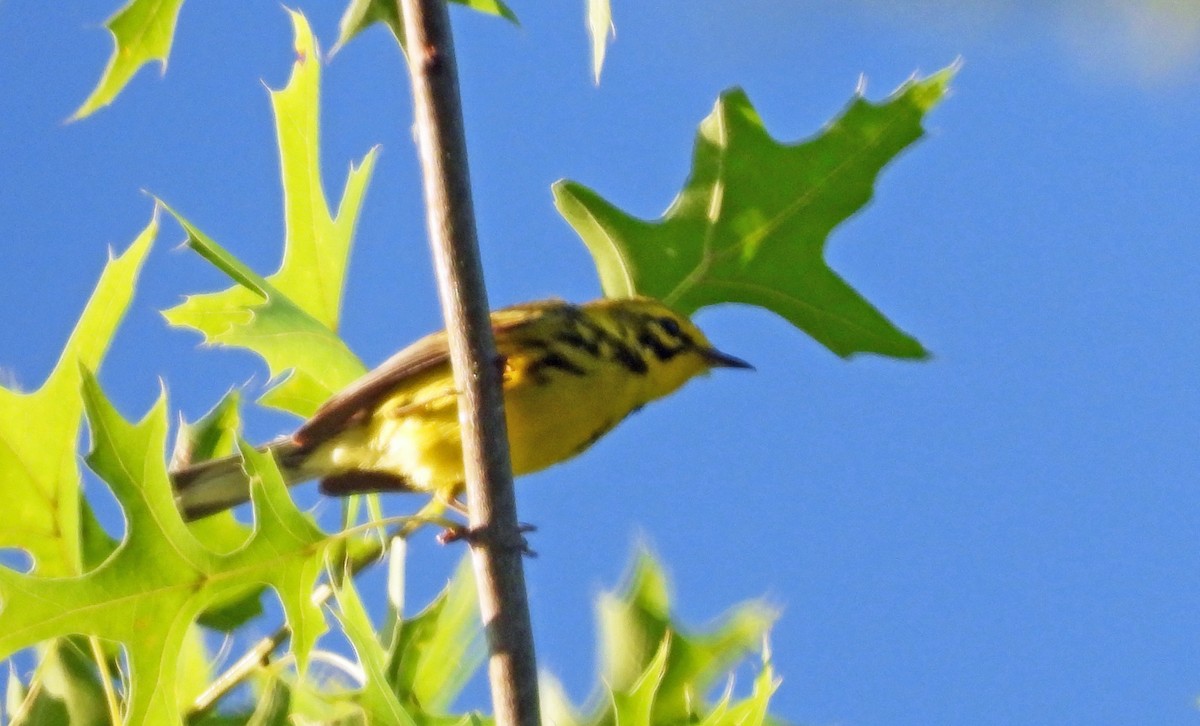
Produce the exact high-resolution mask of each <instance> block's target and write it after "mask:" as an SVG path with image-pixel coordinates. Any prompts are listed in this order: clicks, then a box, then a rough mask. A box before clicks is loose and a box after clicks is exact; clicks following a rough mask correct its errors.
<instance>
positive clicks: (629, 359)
mask: <svg viewBox="0 0 1200 726" xmlns="http://www.w3.org/2000/svg"><path fill="white" fill-rule="evenodd" d="M612 343H613V360H615V361H616V362H618V363H620V364H621V365H623V366H625V367H626V368H628V369H629V372H630V373H636V374H638V375H639V376H641V375H645V374H646V373H648V372H649V371H650V366H648V365H646V361H644V360H642V357H641V356H640V355H638V354H637V353H636V352H635V351H634V350H633V348H630V347H629V346H627V345H625V344H624V343H622V342H620V341H618V340H614V341H612Z"/></svg>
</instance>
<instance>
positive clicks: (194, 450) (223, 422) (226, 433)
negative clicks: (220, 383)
mask: <svg viewBox="0 0 1200 726" xmlns="http://www.w3.org/2000/svg"><path fill="white" fill-rule="evenodd" d="M241 398H242V397H241V393H239V392H238V390H237V389H236V388H235V389H231V390H230V391H229V392H228V393H226V394H225V395H224V396H222V397H221V400H220V401H217V405H215V406H213V407H212V410H210V411H209V412H208V413H206V414H204V415H203V416H201V417H200V418H199V419H197V420H196V421H195V422H194V423H188V422H187V421H185V420H183V417H182V416H181V417H180V420H179V431H178V432H177V433H176V434H175V448H174V449H172V451H171V464H170V468H171V469H178V468H181V467H185V466H188V465H190V464H194V463H197V462H201V461H207V460H209V459H218V458H220V457H222V456H229V455H230V454H232V453H233V450H234V447H235V446H237V435H238V430H239V429H240V428H241V423H242V417H241V413H240V412H239V411H238V406H239V405H240V404H241Z"/></svg>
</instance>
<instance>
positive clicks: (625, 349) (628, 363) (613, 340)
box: [577, 316, 650, 375]
mask: <svg viewBox="0 0 1200 726" xmlns="http://www.w3.org/2000/svg"><path fill="white" fill-rule="evenodd" d="M577 322H578V323H579V327H580V329H581V330H588V331H590V332H591V333H593V334H594V335H595V336H596V347H597V352H600V351H602V350H603V349H604V348H609V349H611V350H612V359H613V360H615V361H616V362H618V363H620V364H621V365H623V366H625V367H626V368H628V369H629V372H630V373H636V374H638V375H645V374H646V373H648V372H649V371H650V367H649V366H648V365H646V361H644V360H642V357H641V356H640V355H638V354H637V351H635V350H634V349H633V348H632V347H630V346H629V345H628V344H627V343H626V342H625V341H623V340H621V339H620V338H619V337H617V336H615V335H613V334H612V333H610V332H609V331H608V330H606V329H605V328H604V327H603V326H600V325H596V324H595V323H593V322H591V321H590V320H588V319H587V318H586V317H583V316H580V317H579V319H578V321H577Z"/></svg>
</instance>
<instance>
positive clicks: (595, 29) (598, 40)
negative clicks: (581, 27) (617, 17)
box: [587, 0, 613, 84]
mask: <svg viewBox="0 0 1200 726" xmlns="http://www.w3.org/2000/svg"><path fill="white" fill-rule="evenodd" d="M587 9H588V13H587V16H588V36H590V37H591V39H592V75H593V76H594V77H595V79H596V83H597V84H598V83H600V71H601V70H603V69H604V54H605V51H606V50H607V49H608V39H609V38H611V37H612V35H613V22H612V2H611V0H587Z"/></svg>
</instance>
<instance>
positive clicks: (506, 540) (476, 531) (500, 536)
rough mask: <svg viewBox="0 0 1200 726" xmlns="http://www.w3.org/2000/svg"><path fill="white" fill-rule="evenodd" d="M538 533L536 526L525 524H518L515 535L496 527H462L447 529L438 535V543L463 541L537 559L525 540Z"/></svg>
mask: <svg viewBox="0 0 1200 726" xmlns="http://www.w3.org/2000/svg"><path fill="white" fill-rule="evenodd" d="M536 531H537V527H536V526H534V525H532V524H525V523H518V524H517V531H516V532H515V533H500V532H498V531H497V530H496V527H495V526H492V527H466V526H461V525H460V526H453V527H446V528H445V529H444V530H442V532H441V534H439V535H438V537H437V541H438V542H439V543H440V544H443V545H446V544H450V543H451V542H458V541H460V540H462V541H465V542H466V543H467V544H469V545H493V546H496V547H502V548H504V549H510V550H516V551H518V552H520V553H521V554H523V555H525V556H526V557H537V552H534V551H533V549H531V548H530V547H529V541H528V540H526V539H525V535H526V534H528V533H529V532H536ZM506 535H507V536H506Z"/></svg>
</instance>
